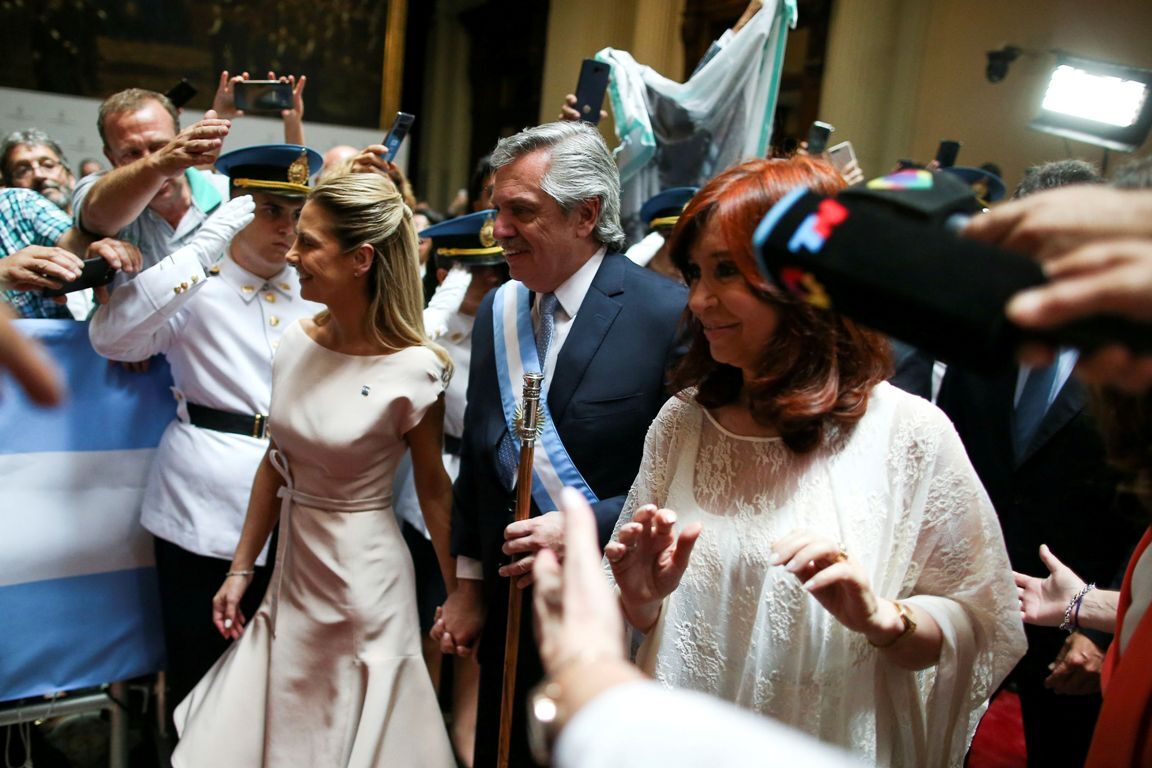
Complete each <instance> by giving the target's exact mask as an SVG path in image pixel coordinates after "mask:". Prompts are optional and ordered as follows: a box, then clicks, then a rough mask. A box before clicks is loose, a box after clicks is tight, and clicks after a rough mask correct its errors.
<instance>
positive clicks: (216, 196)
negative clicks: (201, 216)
mask: <svg viewBox="0 0 1152 768" xmlns="http://www.w3.org/2000/svg"><path fill="white" fill-rule="evenodd" d="M184 178H185V179H186V180H187V181H188V191H189V192H190V193H191V195H192V203H193V204H194V205H195V206H196V207H197V208H199V209H200V210H201V211H203V212H204V213H212V211H214V210H216V207H217V206H218V205H220V203H222V202H224V198H223V196H221V194H220V190H218V189H216V187H215V185H214V184H213V183H212V182H211V180H210V179H211V175H210V174H208V173H203V174H202V173H201V172H199V171H197V170H196V169H195V168H188V169H187V170H185V171H184Z"/></svg>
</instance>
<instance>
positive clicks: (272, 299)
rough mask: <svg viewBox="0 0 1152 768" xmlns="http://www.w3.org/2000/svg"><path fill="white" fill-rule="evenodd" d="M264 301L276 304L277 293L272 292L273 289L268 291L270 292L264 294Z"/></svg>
mask: <svg viewBox="0 0 1152 768" xmlns="http://www.w3.org/2000/svg"><path fill="white" fill-rule="evenodd" d="M264 301H266V302H268V303H269V304H275V303H276V294H274V293H272V291H268V293H266V294H264Z"/></svg>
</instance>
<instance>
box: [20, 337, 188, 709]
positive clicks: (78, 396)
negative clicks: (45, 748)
mask: <svg viewBox="0 0 1152 768" xmlns="http://www.w3.org/2000/svg"><path fill="white" fill-rule="evenodd" d="M16 325H17V327H18V328H19V329H20V331H21V332H23V333H24V334H25V335H28V336H31V337H33V338H36V339H38V340H39V341H40V342H41V343H42V344H43V345H44V347H45V348H46V350H47V352H48V354H49V356H50V357H51V358H52V359H53V360H55V362H56V363H57V365H58V366H59V367H60V369H61V373H62V375H63V377H64V379H65V382H66V385H67V390H68V393H69V394H68V399H67V402H66V403H65V404H64V405H63V406H62V407H59V408H52V409H49V408H40V407H37V406H35V405H33V404H32V403H31V402H30V401H28V400H27V399H26V398H25V397H24V396H23V394H22V393H21V392H20V391H19V390H18V388H17V387H16V386H15V384H14V383H13V382H12V380H11V379H3V380H0V626H2V627H3V631H0V701H6V700H10V699H16V698H23V697H27V696H38V695H41V694H47V693H52V692H55V691H66V690H71V689H75V688H81V687H86V686H91V685H98V684H101V683H106V682H111V681H116V680H123V679H126V678H130V677H135V676H138V675H142V674H147V673H149V672H154V671H156V670H158V669H160V668H161V667H162V666H163V662H164V658H163V657H164V644H163V631H162V628H161V624H160V615H159V597H158V594H157V589H156V579H155V569H154V567H153V558H152V538H151V536H150V535H149V534H148V533H147V532H146V531H145V530H144V529H143V528H141V527H140V500H141V498H142V496H143V492H144V484H145V482H146V480H147V476H148V468H149V465H150V463H151V460H152V456H153V454H154V453H155V447H156V445H157V444H158V443H159V441H160V435H161V434H162V433H163V431H164V428H165V426H167V424H168V422H170V421H171V420H172V416H173V413H174V406H173V401H172V396H171V393H170V392H169V387H170V386H171V374H170V373H169V371H168V365H167V363H166V362H164V361H163V359H161V358H157V359H154V360H153V361H152V367H151V370H150V371H149V372H148V373H147V374H138V373H129V372H127V371H125V370H124V368H123V367H121V366H118V365H110V364H109V363H108V361H107V360H105V359H103V358H102V357H100V356H99V355H97V354H96V353H95V352H94V351H93V350H92V347H91V345H90V344H89V342H88V326H87V323H78V322H74V321H71V320H23V321H17V323H16Z"/></svg>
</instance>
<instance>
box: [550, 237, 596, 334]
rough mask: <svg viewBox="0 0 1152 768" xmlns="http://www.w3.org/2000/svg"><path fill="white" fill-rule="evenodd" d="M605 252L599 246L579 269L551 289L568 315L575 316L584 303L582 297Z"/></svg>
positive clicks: (589, 285) (586, 292) (590, 284)
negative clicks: (553, 289)
mask: <svg viewBox="0 0 1152 768" xmlns="http://www.w3.org/2000/svg"><path fill="white" fill-rule="evenodd" d="M607 252H608V248H607V247H606V246H603V245H602V246H600V250H598V251H596V253H594V254H593V255H592V258H590V259H588V261H586V262H584V264H583V266H581V267H580V269H578V270H576V271H575V272H574V273H573V274H572V276H571V277H569V278H568V279H567V280H565V281H564V282H562V283H560V285H559V286H558V287H557V288H556V290H555V291H553V293H554V294H556V300H557V301H558V302H559V303H560V308H561V309H563V310H564V314H566V315H568V317H570V318H575V317H576V313H577V312H579V311H580V305H581V304H583V303H584V297H585V296H587V295H588V290H589V289H590V288H591V287H592V281H593V280H595V279H596V273H597V272H598V271H599V270H600V265H601V264H602V263H603V261H604V255H605V254H606V253H607Z"/></svg>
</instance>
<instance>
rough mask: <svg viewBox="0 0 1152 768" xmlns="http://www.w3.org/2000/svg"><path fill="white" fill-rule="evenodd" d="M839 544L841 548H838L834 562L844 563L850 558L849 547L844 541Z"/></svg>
mask: <svg viewBox="0 0 1152 768" xmlns="http://www.w3.org/2000/svg"><path fill="white" fill-rule="evenodd" d="M837 546H838V548H839V549H838V550H837V552H836V555H835V557H833V558H832V562H834V563H842V562H844V561H845V560H847V559H848V548H847V547H845V546H844V542H840V544H838V545H837Z"/></svg>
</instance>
